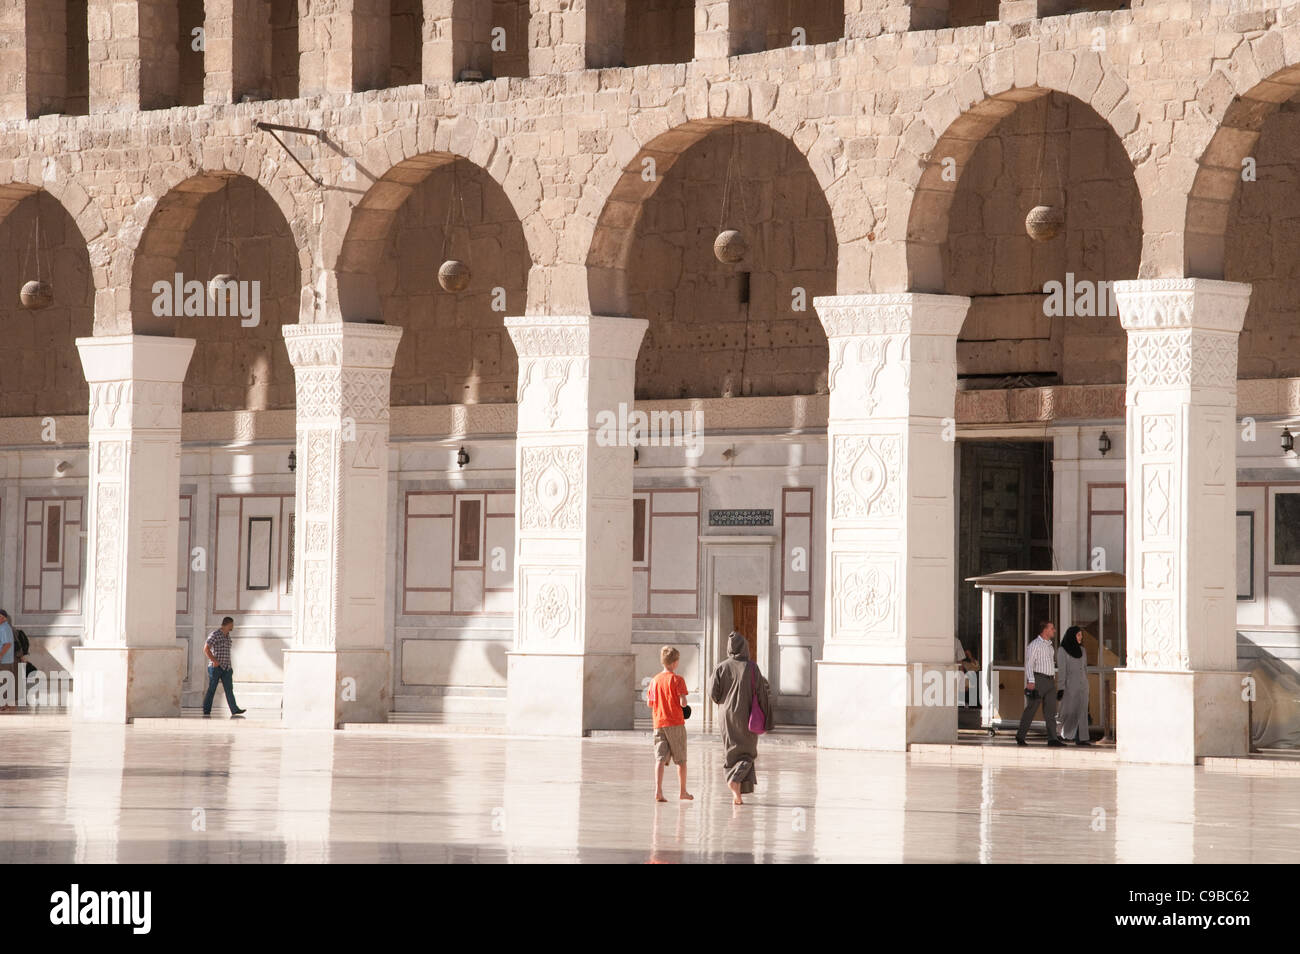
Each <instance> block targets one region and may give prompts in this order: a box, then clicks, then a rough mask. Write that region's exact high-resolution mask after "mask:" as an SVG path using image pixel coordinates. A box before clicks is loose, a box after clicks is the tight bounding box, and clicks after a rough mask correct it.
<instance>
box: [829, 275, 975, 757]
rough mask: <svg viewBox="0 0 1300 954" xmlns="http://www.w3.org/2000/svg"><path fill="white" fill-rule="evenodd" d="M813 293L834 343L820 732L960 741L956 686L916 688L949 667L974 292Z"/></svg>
mask: <svg viewBox="0 0 1300 954" xmlns="http://www.w3.org/2000/svg"><path fill="white" fill-rule="evenodd" d="M815 305H816V308H817V313H818V316H819V317H820V319H821V322H822V325H823V327H824V328H825V329H826V337H827V338H828V340H829V344H830V374H829V383H830V414H829V423H828V426H827V440H828V443H829V447H830V463H829V465H828V489H827V494H826V497H827V504H826V506H827V511H826V513H827V517H826V528H827V529H826V538H827V548H826V550H827V552H826V566H827V573H826V610H825V620H826V639H825V643H824V646H823V656H822V659H821V660H820V661H819V663H818V670H817V741H818V745H820V746H823V747H826V748H849V749H879V750H892V751H903V750H906V748H907V746H908V745H909V744H910V743H912V742H951V741H956V738H957V709H956V699H955V696H954V697H953V698H951V699H950V698H947V697H942V698H940V699H939V700H938V703H937V704H935V703H934V701H933V700H931V699H930V697H928V696H925V695H923V694H921V693H920V692H919V690H920V688H921V686H922V685H923V682H924V680H925V679H927V678H934V677H933V676H932V675H931V674H932V673H935V672H937V673H939V674H940V675H939V678H940V679H941V680H943V679H945V678H946V674H947V673H948V671H949V670H951V669H952V668H953V652H952V644H953V617H954V607H953V586H952V580H953V576H954V574H955V572H956V557H955V553H954V544H955V519H956V515H955V508H954V503H953V474H954V459H955V442H954V441H953V440H952V436H953V435H954V434H955V421H954V420H953V417H954V406H955V400H956V389H957V374H956V360H957V334H958V332H959V331H960V329H961V326H962V322H963V320H964V318H965V315H966V310H967V309H968V307H969V306H970V299H968V298H960V297H954V296H947V295H925V294H915V293H900V294H880V295H854V296H835V297H827V298H818V299H816V301H815ZM946 429H947V430H948V432H947V433H945V430H946Z"/></svg>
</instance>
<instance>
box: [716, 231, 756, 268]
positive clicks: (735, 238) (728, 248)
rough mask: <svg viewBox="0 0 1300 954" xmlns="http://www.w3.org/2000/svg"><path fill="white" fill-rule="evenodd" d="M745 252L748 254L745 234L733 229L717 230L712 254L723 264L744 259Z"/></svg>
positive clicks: (735, 262)
mask: <svg viewBox="0 0 1300 954" xmlns="http://www.w3.org/2000/svg"><path fill="white" fill-rule="evenodd" d="M747 254H749V244H748V243H747V242H746V241H745V236H743V235H741V234H740V233H739V232H737V231H736V230H735V229H726V230H725V231H722V232H719V233H718V237H717V238H716V239H714V240H713V255H714V257H715V258H717V260H718V261H720V262H721V263H722V264H723V265H735V264H737V263H738V262H741V261H744V259H745V256H746V255H747Z"/></svg>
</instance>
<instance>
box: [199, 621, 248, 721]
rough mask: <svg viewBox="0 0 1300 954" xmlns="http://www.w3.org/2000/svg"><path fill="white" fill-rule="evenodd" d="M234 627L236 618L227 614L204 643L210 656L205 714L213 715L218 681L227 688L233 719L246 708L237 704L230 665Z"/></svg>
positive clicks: (227, 698)
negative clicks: (231, 635)
mask: <svg viewBox="0 0 1300 954" xmlns="http://www.w3.org/2000/svg"><path fill="white" fill-rule="evenodd" d="M234 628H235V620H234V618H233V617H230V616H227V617H226V618H225V619H223V620H222V621H221V625H220V626H219V627H217V628H216V629H214V630H213V631H212V632H210V633H208V640H207V642H205V643H204V644H203V655H205V656H207V657H208V691H207V693H206V694H205V695H204V696H203V714H204V715H205V716H210V715H212V698H213V696H215V695H216V694H217V683H221V686H222V688H223V689H225V690H226V705H228V706H230V717H231V718H232V719H233V718H234V717H235V716H240V715H243V714H244V710H243V709H241V708H239V706H237V705H236V704H235V686H234V679H235V671H234V669H233V668H231V665H230V631H231V630H232V629H234Z"/></svg>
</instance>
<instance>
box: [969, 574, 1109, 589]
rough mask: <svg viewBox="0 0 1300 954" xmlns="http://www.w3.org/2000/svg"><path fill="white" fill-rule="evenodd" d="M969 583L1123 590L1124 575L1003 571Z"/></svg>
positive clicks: (971, 579) (980, 577) (972, 577)
mask: <svg viewBox="0 0 1300 954" xmlns="http://www.w3.org/2000/svg"><path fill="white" fill-rule="evenodd" d="M966 582H967V583H974V584H975V585H976V586H1069V587H1083V588H1088V589H1101V588H1103V587H1119V588H1121V589H1123V587H1124V585H1125V582H1126V581H1125V579H1124V574H1123V573H1115V572H1113V571H1099V570H1003V571H1002V572H1001V573H990V574H988V575H987V576H970V577H967V578H966Z"/></svg>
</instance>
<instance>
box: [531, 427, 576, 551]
mask: <svg viewBox="0 0 1300 954" xmlns="http://www.w3.org/2000/svg"><path fill="white" fill-rule="evenodd" d="M519 483H520V487H521V489H522V494H521V501H520V507H521V509H520V513H519V527H520V529H521V530H581V529H582V525H583V511H584V506H583V448H581V447H523V448H521V450H520V472H519Z"/></svg>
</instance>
